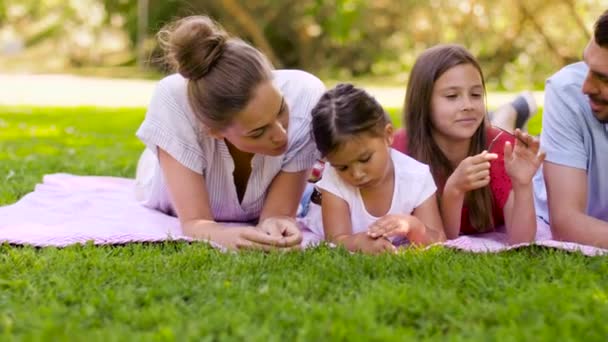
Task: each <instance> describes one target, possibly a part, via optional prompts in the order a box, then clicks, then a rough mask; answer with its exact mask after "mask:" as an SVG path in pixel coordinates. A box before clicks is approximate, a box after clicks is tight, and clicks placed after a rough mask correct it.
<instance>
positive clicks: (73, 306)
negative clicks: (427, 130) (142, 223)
mask: <svg viewBox="0 0 608 342" xmlns="http://www.w3.org/2000/svg"><path fill="white" fill-rule="evenodd" d="M393 112H394V111H393ZM143 113H144V111H143V110H142V109H103V110H102V109H96V108H75V109H67V108H43V109H35V108H1V109H0V180H1V183H0V184H2V186H0V203H2V204H8V203H12V202H14V201H16V200H17V199H18V198H20V197H21V196H22V195H24V194H25V193H27V192H30V191H32V189H33V187H34V185H35V184H36V183H38V182H39V181H40V179H41V176H42V175H44V174H46V173H52V172H70V173H77V174H103V175H114V176H131V175H132V174H133V173H134V169H135V163H136V160H137V157H138V155H139V152H140V151H141V148H142V145H141V144H140V143H139V142H138V141H137V139H136V138H135V137H134V131H135V130H136V128H137V126H138V124H139V122H140V121H141V119H142V118H143ZM606 317H608V257H595V258H590V257H584V256H582V255H580V254H575V253H566V252H563V251H559V250H552V249H545V248H541V247H530V248H525V249H522V250H518V251H510V252H506V253H501V254H497V255H495V254H492V255H490V254H481V255H475V254H469V253H463V252H457V251H453V250H447V249H443V248H439V247H435V248H432V249H430V250H426V251H421V250H409V251H406V252H402V253H401V254H399V255H395V256H388V255H385V256H379V257H369V256H363V255H350V254H348V253H346V252H345V251H343V250H332V249H329V248H326V247H321V248H317V249H313V250H308V251H305V252H300V253H287V254H281V253H270V254H263V253H251V252H249V253H241V254H223V253H220V252H218V251H216V250H213V249H211V248H209V247H208V246H206V245H205V244H199V243H195V244H186V243H163V244H132V245H126V246H117V247H95V246H93V245H85V246H72V247H68V248H64V249H57V248H42V249H35V248H30V247H13V246H7V245H4V246H0V340H2V341H6V340H28V341H29V340H85V339H86V340H93V341H96V340H99V341H102V340H103V341H112V340H125V341H127V340H128V341H130V340H146V341H147V340H159V341H165V340H168V341H171V340H218V339H222V340H224V339H229V340H244V339H246V340H262V341H266V340H274V341H285V340H307V341H308V340H388V339H391V340H408V339H409V340H422V339H437V340H444V339H446V338H447V339H450V340H462V341H464V340H466V341H469V340H483V341H487V340H514V341H515V340H517V341H519V340H560V341H561V340H566V341H567V340H597V341H603V340H605V339H606V337H607V336H608V325H607V324H606Z"/></svg>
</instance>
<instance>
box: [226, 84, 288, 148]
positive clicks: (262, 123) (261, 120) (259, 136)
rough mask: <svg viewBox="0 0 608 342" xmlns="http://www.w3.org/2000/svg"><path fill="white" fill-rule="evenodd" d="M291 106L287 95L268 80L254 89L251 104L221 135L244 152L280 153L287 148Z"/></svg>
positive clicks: (238, 114)
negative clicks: (288, 104)
mask: <svg viewBox="0 0 608 342" xmlns="http://www.w3.org/2000/svg"><path fill="white" fill-rule="evenodd" d="M288 125H289V108H288V106H287V102H285V98H284V97H283V95H282V94H281V93H280V92H279V91H278V89H277V88H276V87H275V86H274V85H273V84H272V81H267V82H264V83H262V84H260V85H259V86H258V87H257V88H256V89H255V90H254V92H253V97H252V99H251V101H249V103H248V104H247V107H245V109H243V110H242V111H241V112H239V113H237V115H236V116H235V118H234V120H233V121H232V123H231V124H230V126H228V127H226V128H225V129H224V130H222V131H221V132H219V133H218V134H217V136H218V137H220V138H225V139H226V140H228V141H230V143H231V144H233V145H234V146H235V147H236V148H237V149H239V150H241V151H243V152H249V153H255V154H263V155H268V156H278V155H281V154H283V153H285V151H287V128H288Z"/></svg>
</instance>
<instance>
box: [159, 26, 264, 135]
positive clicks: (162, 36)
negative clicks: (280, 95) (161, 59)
mask: <svg viewBox="0 0 608 342" xmlns="http://www.w3.org/2000/svg"><path fill="white" fill-rule="evenodd" d="M157 38H158V41H159V43H160V46H161V48H162V49H163V50H164V52H165V61H166V63H167V64H169V66H171V67H172V68H173V69H175V70H176V71H177V72H178V73H180V74H181V75H182V76H183V77H184V78H187V79H188V101H189V103H190V106H191V107H192V110H193V112H194V114H195V115H196V117H197V119H198V120H199V121H200V122H202V123H203V124H204V125H205V126H207V127H210V128H215V129H223V128H225V127H226V126H228V125H229V124H230V122H231V120H232V119H233V118H234V115H235V114H236V113H237V112H239V111H241V110H243V109H244V108H245V107H246V106H247V103H248V102H249V100H250V99H251V97H252V94H253V91H254V89H255V88H256V87H257V86H258V85H259V84H260V83H263V82H264V81H267V80H270V79H272V66H271V65H270V62H269V61H268V60H267V59H266V57H264V55H263V54H262V53H261V52H259V51H258V50H256V49H255V48H253V47H252V46H251V45H249V44H247V43H245V42H244V41H242V40H240V39H237V38H232V37H230V36H229V35H228V34H227V33H226V31H224V30H223V29H222V28H221V27H220V26H219V25H218V24H216V23H215V22H213V20H211V19H210V18H209V17H206V16H190V17H185V18H182V19H179V20H177V21H174V22H172V23H170V24H168V25H166V26H165V27H164V28H163V29H161V30H160V31H159V32H158V34H157Z"/></svg>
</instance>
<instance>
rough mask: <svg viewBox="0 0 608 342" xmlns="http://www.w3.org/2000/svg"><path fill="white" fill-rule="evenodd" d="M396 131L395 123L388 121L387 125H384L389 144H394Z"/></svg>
mask: <svg viewBox="0 0 608 342" xmlns="http://www.w3.org/2000/svg"><path fill="white" fill-rule="evenodd" d="M394 133H395V129H394V128H393V124H391V123H387V124H386V126H384V136H385V137H386V143H387V144H388V146H392V145H393V139H394V136H395V134H394Z"/></svg>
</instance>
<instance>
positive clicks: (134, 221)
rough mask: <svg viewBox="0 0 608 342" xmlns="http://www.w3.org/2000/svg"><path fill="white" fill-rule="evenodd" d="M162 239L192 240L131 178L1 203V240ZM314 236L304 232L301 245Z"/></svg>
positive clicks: (80, 182)
mask: <svg viewBox="0 0 608 342" xmlns="http://www.w3.org/2000/svg"><path fill="white" fill-rule="evenodd" d="M166 240H184V241H189V240H190V239H189V238H187V237H185V236H183V235H182V232H181V230H180V228H179V222H178V221H177V219H176V218H175V217H172V216H168V215H165V214H162V213H160V212H157V211H154V210H150V209H147V208H145V207H143V206H141V205H140V204H138V203H137V202H136V201H135V199H134V197H133V180H131V179H126V178H116V177H96V176H74V175H69V174H52V175H47V176H44V179H43V182H42V184H38V185H37V186H36V189H35V190H34V192H32V193H29V194H27V195H26V196H24V197H23V198H22V199H21V200H19V201H18V202H17V203H15V204H12V205H8V206H4V207H0V243H1V242H8V243H12V244H20V245H33V246H40V247H42V246H59V247H61V246H67V245H70V244H74V243H86V242H88V241H92V242H93V243H95V244H99V245H101V244H124V243H128V242H157V241H166ZM314 240H315V237H314V236H313V235H312V234H311V233H310V232H305V234H304V243H303V244H304V245H307V244H309V243H311V242H313V243H314ZM537 240H538V241H537V242H536V244H538V245H542V246H547V247H554V248H560V249H565V250H568V251H580V252H581V253H583V254H585V255H603V254H606V255H608V250H605V249H600V248H594V247H590V246H583V245H579V244H574V243H566V242H560V241H555V240H551V233H550V230H549V227H547V225H546V224H544V223H542V222H541V223H540V224H539V232H538V234H537ZM444 245H445V246H446V247H451V248H456V249H461V250H465V251H471V252H499V251H503V250H507V249H511V248H517V247H520V246H511V247H509V246H507V245H506V244H505V242H504V234H501V233H490V234H485V235H479V236H466V237H460V238H458V239H455V240H452V241H448V242H446V243H445V244H444ZM215 246H216V247H219V246H217V245H215Z"/></svg>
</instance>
